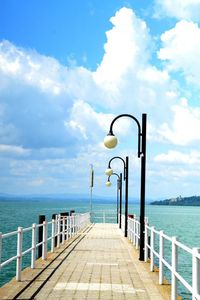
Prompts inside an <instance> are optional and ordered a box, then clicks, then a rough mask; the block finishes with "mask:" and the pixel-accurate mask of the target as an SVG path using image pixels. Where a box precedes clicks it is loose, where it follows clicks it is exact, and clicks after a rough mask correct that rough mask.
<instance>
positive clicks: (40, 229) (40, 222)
mask: <svg viewBox="0 0 200 300" xmlns="http://www.w3.org/2000/svg"><path fill="white" fill-rule="evenodd" d="M44 221H45V215H39V224H43V222H44ZM42 241H43V226H40V227H39V228H38V243H41V242H42ZM41 256H42V245H40V246H39V247H38V258H39V257H41Z"/></svg>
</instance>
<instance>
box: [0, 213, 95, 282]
mask: <svg viewBox="0 0 200 300" xmlns="http://www.w3.org/2000/svg"><path fill="white" fill-rule="evenodd" d="M89 223H90V213H83V214H74V215H72V216H60V215H59V216H58V218H57V219H56V220H52V221H49V222H47V221H44V222H43V224H33V225H32V226H31V227H27V228H23V227H18V230H15V231H13V232H9V233H5V234H2V233H1V232H0V269H1V268H3V267H4V266H6V265H8V264H9V263H11V262H13V261H14V260H15V261H16V280H17V281H21V272H22V259H23V256H24V255H26V254H28V253H30V252H31V263H30V266H31V268H32V269H34V268H35V261H36V249H37V248H38V247H39V246H42V259H44V260H45V259H46V257H47V250H48V247H47V246H48V245H47V244H48V242H49V241H51V252H54V251H55V247H57V248H59V247H60V245H61V243H62V244H64V242H65V241H66V240H68V239H69V238H71V237H73V236H74V235H76V234H77V233H78V232H79V231H80V230H81V229H83V228H84V227H86V226H87V225H89ZM49 225H50V226H51V228H50V229H51V233H50V236H48V235H49V231H50V229H49V228H48V226H49ZM40 227H42V228H43V240H42V241H41V242H38V243H37V242H36V237H37V229H38V228H40ZM26 232H31V235H32V243H31V247H30V246H29V247H28V248H27V249H25V250H24V249H23V250H22V248H23V244H24V239H25V234H26ZM14 235H17V255H14V256H12V257H10V258H8V259H6V260H4V261H2V252H3V240H4V239H6V238H7V237H11V236H14ZM56 238H57V245H56V243H55V239H56Z"/></svg>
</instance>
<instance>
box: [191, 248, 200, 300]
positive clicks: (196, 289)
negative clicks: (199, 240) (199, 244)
mask: <svg viewBox="0 0 200 300" xmlns="http://www.w3.org/2000/svg"><path fill="white" fill-rule="evenodd" d="M199 254H200V249H199V248H193V249H192V291H193V293H192V300H196V299H199V298H200V259H199V258H198V257H197V255H199ZM197 295H198V296H199V298H197Z"/></svg>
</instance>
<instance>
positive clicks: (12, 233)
mask: <svg viewBox="0 0 200 300" xmlns="http://www.w3.org/2000/svg"><path fill="white" fill-rule="evenodd" d="M17 233H18V231H17V230H16V231H12V232H8V233H4V234H2V238H6V237H9V236H12V235H15V234H17Z"/></svg>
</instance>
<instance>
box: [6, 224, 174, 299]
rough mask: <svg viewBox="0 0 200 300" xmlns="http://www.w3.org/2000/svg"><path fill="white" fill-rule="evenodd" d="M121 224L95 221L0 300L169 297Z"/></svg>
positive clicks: (8, 288)
mask: <svg viewBox="0 0 200 300" xmlns="http://www.w3.org/2000/svg"><path fill="white" fill-rule="evenodd" d="M147 265H148V264H145V263H144V262H141V261H139V260H138V252H137V251H136V250H134V249H133V246H132V245H131V244H130V242H129V241H128V240H127V239H126V238H124V237H123V234H122V232H121V230H119V229H118V225H117V224H95V225H91V226H90V227H88V228H87V229H86V230H84V231H83V232H81V233H80V234H78V235H77V236H75V237H74V238H73V239H71V240H69V241H68V242H66V244H65V245H62V247H61V248H59V249H57V250H56V252H55V253H49V254H48V256H47V260H46V261H42V260H41V259H39V260H37V262H36V268H35V269H30V268H27V269H25V270H24V271H23V272H22V280H21V282H16V281H15V279H13V280H12V281H11V282H9V283H8V284H6V285H5V286H3V287H2V288H1V289H0V299H37V300H45V299H49V300H50V299H52V300H57V299H66V300H70V299H78V300H81V299H91V300H95V299H107V300H112V299H142V300H146V299H152V300H162V299H170V286H169V285H168V286H166V285H162V286H161V285H159V284H158V283H157V281H158V277H157V274H156V272H153V273H152V272H150V271H149V270H148V266H147Z"/></svg>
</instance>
